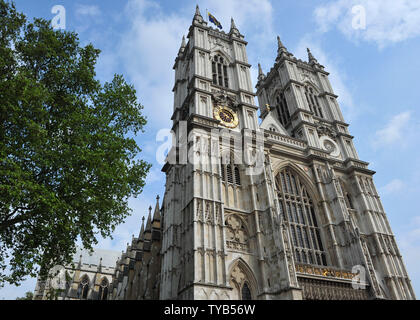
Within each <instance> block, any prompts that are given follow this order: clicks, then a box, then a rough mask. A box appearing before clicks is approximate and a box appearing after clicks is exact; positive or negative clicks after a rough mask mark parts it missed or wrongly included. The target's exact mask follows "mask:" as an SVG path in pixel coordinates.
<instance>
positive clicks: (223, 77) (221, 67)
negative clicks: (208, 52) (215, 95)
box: [211, 54, 229, 88]
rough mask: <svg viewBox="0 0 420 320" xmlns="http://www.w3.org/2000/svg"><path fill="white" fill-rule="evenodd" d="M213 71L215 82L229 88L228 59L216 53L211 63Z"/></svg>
mask: <svg viewBox="0 0 420 320" xmlns="http://www.w3.org/2000/svg"><path fill="white" fill-rule="evenodd" d="M211 70H212V73H213V83H214V84H217V85H219V86H222V87H226V88H229V78H228V70H227V61H226V59H224V58H223V57H222V56H221V55H219V54H218V55H215V56H214V57H213V61H212V63H211Z"/></svg>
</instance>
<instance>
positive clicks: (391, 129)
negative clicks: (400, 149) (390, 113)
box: [374, 111, 411, 147]
mask: <svg viewBox="0 0 420 320" xmlns="http://www.w3.org/2000/svg"><path fill="white" fill-rule="evenodd" d="M410 117H411V112H410V111H405V112H402V113H399V114H397V115H396V116H394V117H393V118H392V119H391V120H390V121H389V122H388V124H387V125H386V126H385V127H384V128H382V129H380V130H378V131H376V134H375V136H376V139H375V141H374V145H375V146H376V147H379V146H385V145H391V144H394V143H396V142H397V143H400V144H401V143H403V140H404V139H402V138H403V136H404V132H405V131H406V130H408V123H409V120H410Z"/></svg>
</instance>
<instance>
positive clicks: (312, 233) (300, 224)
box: [276, 168, 327, 266]
mask: <svg viewBox="0 0 420 320" xmlns="http://www.w3.org/2000/svg"><path fill="white" fill-rule="evenodd" d="M276 187H277V197H278V200H279V208H280V214H281V215H282V216H283V219H285V220H287V221H288V222H289V227H290V235H291V237H292V244H293V246H294V248H295V250H294V252H295V259H296V261H297V262H298V263H304V264H314V265H321V266H326V265H327V260H326V254H325V251H324V246H323V244H322V240H321V234H320V229H319V225H318V221H317V219H316V215H315V209H314V204H313V201H312V199H311V197H310V196H309V194H308V192H307V189H306V187H305V185H304V184H303V182H301V180H300V179H299V176H298V175H297V174H295V173H294V172H293V171H291V170H289V169H287V168H286V169H283V170H282V171H281V172H280V173H279V174H278V175H277V176H276Z"/></svg>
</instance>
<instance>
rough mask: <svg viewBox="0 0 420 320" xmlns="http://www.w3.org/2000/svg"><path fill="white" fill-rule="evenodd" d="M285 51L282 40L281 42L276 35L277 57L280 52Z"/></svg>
mask: <svg viewBox="0 0 420 320" xmlns="http://www.w3.org/2000/svg"><path fill="white" fill-rule="evenodd" d="M286 52H287V49H286V47H285V46H284V44H283V42H281V40H280V37H279V36H277V57H279V56H280V55H281V54H282V53H286Z"/></svg>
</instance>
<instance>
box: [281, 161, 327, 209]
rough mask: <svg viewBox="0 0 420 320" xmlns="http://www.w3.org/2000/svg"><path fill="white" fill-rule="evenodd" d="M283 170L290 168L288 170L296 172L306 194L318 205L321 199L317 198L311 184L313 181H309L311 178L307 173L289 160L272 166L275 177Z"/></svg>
mask: <svg viewBox="0 0 420 320" xmlns="http://www.w3.org/2000/svg"><path fill="white" fill-rule="evenodd" d="M285 168H290V170H292V171H294V172H296V174H297V175H299V178H300V179H301V181H302V182H304V184H305V187H306V189H307V192H308V193H309V196H310V197H311V198H312V200H313V201H314V202H315V203H319V202H320V201H321V199H320V197H319V194H318V190H317V188H316V186H315V184H314V183H313V181H312V180H311V177H310V176H309V175H308V173H307V172H305V171H304V170H303V169H302V168H301V167H299V166H298V165H297V164H295V163H293V162H291V161H290V160H285V161H280V162H278V163H276V164H274V166H273V173H274V176H275V177H276V176H277V175H278V173H279V172H280V171H281V170H283V169H285Z"/></svg>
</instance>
